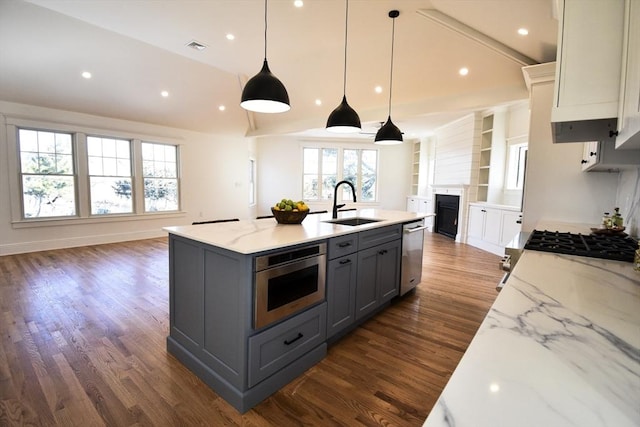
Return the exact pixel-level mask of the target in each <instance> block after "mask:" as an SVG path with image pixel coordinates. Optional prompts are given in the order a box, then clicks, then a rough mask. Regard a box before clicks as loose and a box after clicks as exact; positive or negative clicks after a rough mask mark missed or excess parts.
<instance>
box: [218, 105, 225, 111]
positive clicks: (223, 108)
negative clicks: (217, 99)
mask: <svg viewBox="0 0 640 427" xmlns="http://www.w3.org/2000/svg"><path fill="white" fill-rule="evenodd" d="M226 109H227V107H225V106H224V105H221V106H219V107H218V110H220V111H224V110H226Z"/></svg>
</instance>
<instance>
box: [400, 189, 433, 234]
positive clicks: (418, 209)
mask: <svg viewBox="0 0 640 427" xmlns="http://www.w3.org/2000/svg"><path fill="white" fill-rule="evenodd" d="M407 212H415V213H425V214H431V213H434V212H433V200H432V199H429V198H427V197H420V196H409V197H407ZM424 225H425V226H426V227H427V229H428V230H429V231H433V217H432V216H430V217H427V218H425V219H424Z"/></svg>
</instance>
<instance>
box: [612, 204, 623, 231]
mask: <svg viewBox="0 0 640 427" xmlns="http://www.w3.org/2000/svg"><path fill="white" fill-rule="evenodd" d="M613 210H614V211H616V212H615V213H614V214H613V217H611V224H612V225H613V227H614V228H622V224H623V221H622V215H620V208H614V209H613Z"/></svg>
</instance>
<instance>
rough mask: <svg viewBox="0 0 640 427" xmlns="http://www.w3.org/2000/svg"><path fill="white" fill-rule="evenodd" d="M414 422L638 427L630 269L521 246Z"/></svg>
mask: <svg viewBox="0 0 640 427" xmlns="http://www.w3.org/2000/svg"><path fill="white" fill-rule="evenodd" d="M544 228H547V229H559V228H558V227H542V228H539V229H544ZM560 231H572V232H578V231H577V230H565V229H561V230H560ZM424 426H426V427H436V426H437V427H440V426H450V427H453V426H455V427H465V426H474V427H482V426H487V427H489V426H490V427H502V426H504V427H513V426H518V427H525V426H536V427H540V426H553V427H562V426H579V427H589V426H611V427H624V426H629V427H631V426H634V427H638V426H640V272H637V271H634V270H633V264H632V263H628V262H621V261H606V260H602V259H596V258H587V257H578V256H571V255H557V254H551V253H545V252H536V251H531V250H525V251H524V254H523V255H522V256H521V257H520V260H519V261H518V263H517V265H516V267H515V268H514V270H513V272H512V273H511V276H510V277H509V279H508V281H507V283H506V285H505V286H504V288H503V289H502V291H501V292H500V294H499V296H498V297H497V299H496V301H495V302H494V304H493V306H492V307H491V309H490V311H489V313H488V314H487V316H486V318H485V320H484V321H483V323H482V324H481V325H480V328H479V329H478V332H477V333H476V335H475V337H474V338H473V340H472V342H471V344H470V345H469V348H468V349H467V351H466V352H465V354H464V356H463V357H462V359H461V361H460V363H459V365H458V367H457V368H456V370H455V371H454V373H453V375H452V377H451V379H450V380H449V382H448V383H447V385H446V387H445V389H444V390H443V392H442V395H441V396H440V398H439V399H438V401H437V402H436V404H435V406H434V407H433V409H432V411H431V413H430V414H429V416H428V418H427V420H426V421H425V423H424Z"/></svg>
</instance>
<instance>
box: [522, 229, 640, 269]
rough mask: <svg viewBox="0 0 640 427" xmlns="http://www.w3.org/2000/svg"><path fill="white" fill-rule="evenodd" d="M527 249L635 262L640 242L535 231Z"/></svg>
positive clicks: (613, 237)
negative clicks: (634, 257)
mask: <svg viewBox="0 0 640 427" xmlns="http://www.w3.org/2000/svg"><path fill="white" fill-rule="evenodd" d="M524 248H525V249H531V250H535V251H544V252H553V253H557V254H568V255H579V256H587V257H592V258H603V259H610V260H616V261H628V262H633V256H634V254H635V250H636V249H637V248H638V242H636V241H635V240H634V239H632V238H631V237H627V236H621V235H611V236H603V235H584V234H574V233H561V232H558V231H548V230H544V231H540V230H533V231H532V232H531V236H529V240H528V241H527V243H526V244H525V245H524Z"/></svg>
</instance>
